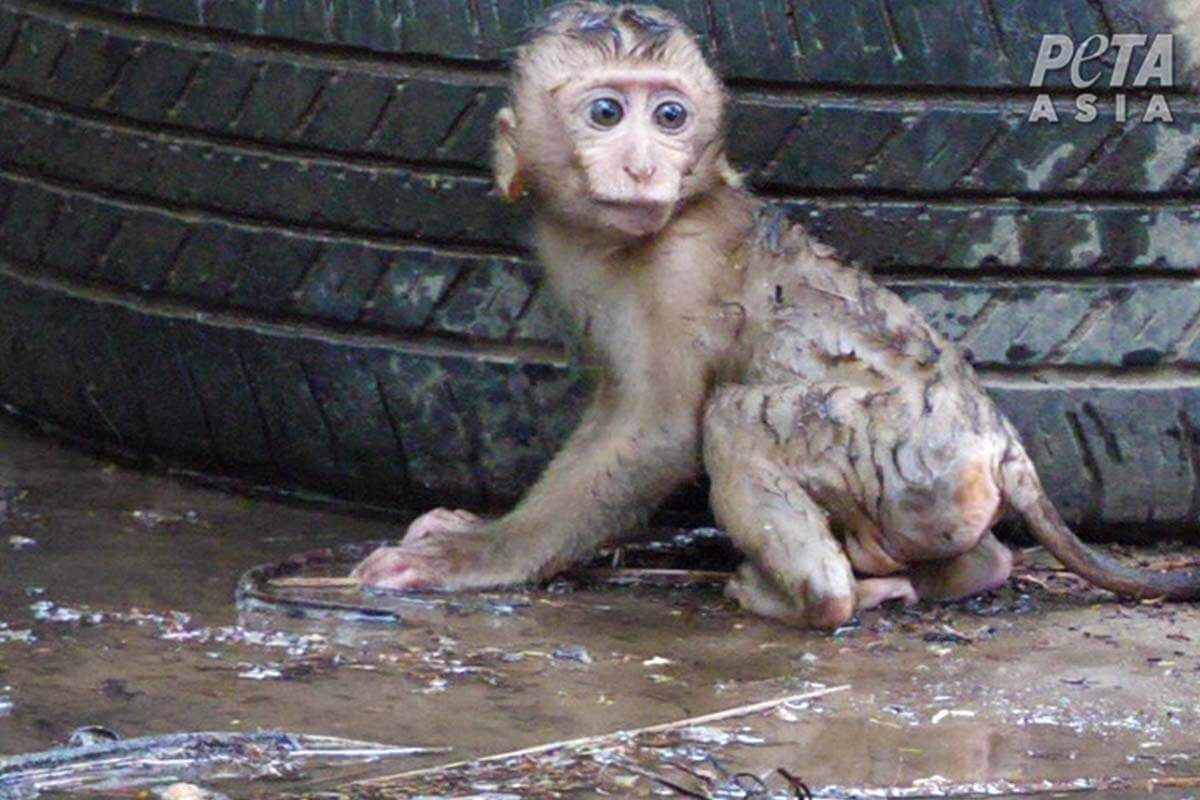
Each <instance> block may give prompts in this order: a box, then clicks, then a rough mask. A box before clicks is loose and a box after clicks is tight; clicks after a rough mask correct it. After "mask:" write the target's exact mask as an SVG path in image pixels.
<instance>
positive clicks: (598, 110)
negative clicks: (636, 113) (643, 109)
mask: <svg viewBox="0 0 1200 800" xmlns="http://www.w3.org/2000/svg"><path fill="white" fill-rule="evenodd" d="M588 118H589V119H591V121H592V124H593V125H598V126H600V127H601V128H612V127H614V126H616V125H617V124H618V123H619V122H620V121H621V120H622V119H624V118H625V109H623V108H621V104H620V103H618V102H617V101H616V100H613V99H612V98H611V97H601V98H599V99H598V100H593V101H592V104H591V106H589V107H588Z"/></svg>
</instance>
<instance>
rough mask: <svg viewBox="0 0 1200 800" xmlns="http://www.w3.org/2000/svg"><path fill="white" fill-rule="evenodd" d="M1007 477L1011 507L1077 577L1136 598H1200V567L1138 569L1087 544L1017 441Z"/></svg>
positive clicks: (1005, 469) (1006, 490)
mask: <svg viewBox="0 0 1200 800" xmlns="http://www.w3.org/2000/svg"><path fill="white" fill-rule="evenodd" d="M1001 478H1002V480H1003V481H1004V487H1003V494H1004V498H1005V500H1006V501H1007V502H1008V504H1009V506H1010V507H1011V508H1013V509H1015V510H1016V511H1017V512H1018V513H1020V514H1021V516H1022V517H1024V519H1025V523H1026V524H1027V525H1028V526H1029V529H1030V531H1032V533H1033V535H1034V537H1035V538H1036V539H1037V540H1038V542H1039V543H1040V544H1041V545H1042V546H1043V547H1045V548H1046V549H1047V550H1048V551H1050V554H1051V555H1053V556H1054V557H1055V558H1057V559H1058V560H1059V561H1061V562H1062V563H1063V565H1064V566H1066V567H1067V568H1068V569H1070V570H1071V571H1072V572H1074V573H1075V574H1077V575H1079V576H1080V577H1082V578H1085V579H1087V580H1088V581H1090V582H1091V583H1094V584H1095V585H1096V586H1099V587H1100V588H1102V589H1107V590H1109V591H1110V592H1114V593H1116V594H1119V595H1121V596H1123V597H1131V598H1134V599H1136V600H1142V599H1151V598H1163V599H1166V600H1198V599H1200V568H1195V567H1189V568H1186V569H1176V570H1169V571H1164V572H1160V571H1156V570H1150V569H1143V568H1141V567H1133V566H1130V565H1128V564H1123V563H1121V562H1120V561H1117V560H1116V559H1114V558H1111V557H1110V556H1107V555H1105V554H1104V553H1102V552H1100V551H1098V550H1095V549H1093V548H1091V547H1088V546H1087V545H1085V544H1084V543H1083V542H1081V541H1080V540H1079V537H1078V536H1076V535H1075V533H1074V532H1073V531H1072V530H1071V529H1070V528H1068V527H1067V524H1066V523H1065V522H1063V519H1062V517H1061V516H1059V513H1058V509H1056V508H1055V507H1054V504H1053V503H1051V502H1050V498H1049V497H1047V496H1046V490H1045V489H1043V488H1042V482H1041V480H1039V479H1038V476H1037V470H1036V469H1035V468H1034V466H1033V462H1032V461H1031V460H1030V458H1029V456H1028V454H1027V453H1026V452H1025V449H1024V448H1023V447H1021V445H1020V444H1019V443H1018V442H1017V441H1016V439H1015V438H1014V439H1013V440H1012V444H1011V445H1010V447H1009V451H1008V453H1007V454H1006V456H1005V459H1004V464H1003V465H1002V467H1001Z"/></svg>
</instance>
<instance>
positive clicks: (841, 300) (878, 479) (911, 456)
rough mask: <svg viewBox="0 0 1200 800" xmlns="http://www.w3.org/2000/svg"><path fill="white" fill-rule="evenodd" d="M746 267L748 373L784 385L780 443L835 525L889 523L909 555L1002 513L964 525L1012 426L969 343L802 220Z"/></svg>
mask: <svg viewBox="0 0 1200 800" xmlns="http://www.w3.org/2000/svg"><path fill="white" fill-rule="evenodd" d="M761 217H762V215H760V219H761ZM759 224H760V226H761V225H763V224H770V223H763V222H760V223H759ZM747 269H748V273H749V274H748V281H747V284H746V285H747V293H748V307H749V308H751V309H752V313H751V318H750V328H749V329H748V331H747V334H748V335H749V336H750V347H751V361H750V366H749V369H748V372H747V374H746V377H745V382H746V383H748V384H752V385H756V386H762V387H773V389H772V390H770V391H764V392H763V394H762V397H763V406H762V413H761V418H762V420H763V424H764V426H765V428H766V429H767V431H768V432H769V435H770V436H771V437H772V438H773V440H774V442H775V446H776V447H777V450H778V453H779V456H780V457H781V458H782V459H784V461H785V462H786V463H787V464H788V465H789V466H790V467H791V469H792V471H793V473H794V474H796V475H797V476H800V477H802V483H803V484H804V485H805V486H806V488H807V489H808V490H809V491H810V493H811V494H812V495H813V496H814V498H816V499H817V501H818V502H819V503H820V504H821V505H822V506H823V507H824V508H825V509H826V510H827V511H828V512H830V514H831V517H832V518H833V520H834V521H835V522H837V523H840V524H839V525H838V526H837V527H840V528H841V529H843V531H845V532H846V534H847V535H848V536H853V535H856V534H860V533H861V534H863V535H873V536H876V537H878V536H880V535H882V538H883V539H884V540H886V547H885V548H884V549H885V551H886V552H887V553H889V554H891V555H892V556H894V557H895V559H896V560H898V561H909V560H916V559H925V558H941V557H946V556H952V555H956V554H958V553H961V552H965V551H966V550H969V549H970V548H971V547H973V546H974V545H975V543H976V541H977V540H978V537H979V536H981V535H982V534H983V533H984V532H986V530H987V527H988V526H990V524H991V522H992V521H993V520H992V519H991V518H990V514H989V519H987V520H983V521H979V520H974V519H970V516H971V515H970V514H967V515H966V517H967V519H966V520H965V523H966V524H963V522H964V504H965V503H967V504H969V503H968V501H971V500H973V498H974V496H975V495H979V494H981V493H982V494H984V495H987V497H985V498H984V499H985V500H989V502H990V498H991V496H992V495H994V496H995V497H996V498H997V499H998V497H999V494H1000V492H999V481H1000V476H999V464H1000V462H1001V460H1002V458H1003V455H1004V453H1005V451H1006V450H1007V448H1008V445H1009V443H1010V441H1011V435H1012V434H1011V429H1010V428H1009V427H1008V425H1007V424H1006V423H1005V421H1004V419H1003V417H1002V415H1001V414H1000V412H999V411H998V410H997V409H996V407H995V405H994V404H993V403H992V401H991V399H990V398H989V397H988V396H987V394H986V393H985V392H984V390H983V388H982V387H981V386H980V384H979V382H978V380H977V379H976V377H975V374H974V371H973V370H972V368H971V366H970V365H969V364H968V363H967V362H966V360H965V359H964V358H963V356H962V354H961V353H960V352H959V351H958V350H957V348H955V347H954V346H953V345H952V344H950V343H948V342H946V341H945V340H944V339H942V338H941V337H940V336H939V335H938V334H937V333H936V332H935V331H934V330H933V329H932V328H931V327H930V325H929V324H928V323H927V322H926V321H925V320H924V319H923V318H922V317H921V315H920V314H919V313H918V312H916V311H915V310H914V309H912V308H910V307H909V306H907V305H906V304H905V303H904V302H903V301H902V300H901V299H900V298H899V297H898V296H897V295H895V294H894V293H892V292H891V291H889V290H887V289H886V288H884V287H882V286H880V285H879V284H877V283H875V282H874V281H873V280H872V279H871V278H870V277H869V276H867V275H866V274H865V273H863V272H861V271H860V270H858V269H856V268H854V267H851V266H847V265H845V264H843V263H841V262H839V261H838V260H836V259H835V258H834V256H833V253H832V252H831V251H829V250H828V249H827V248H824V247H823V246H822V245H820V244H819V243H817V242H815V241H814V240H812V239H811V238H810V237H809V236H808V235H807V234H806V233H805V232H804V231H803V229H801V228H799V227H798V226H790V225H789V226H788V227H787V228H786V229H785V230H784V232H783V233H782V234H776V235H770V236H766V235H764V236H760V237H759V241H758V242H757V244H756V246H755V247H754V251H753V254H752V256H751V257H750V258H749V259H748V262H747ZM964 498H965V499H964ZM986 505H987V503H986V502H985V503H983V504H982V506H986ZM982 506H981V507H982ZM992 506H993V507H994V506H995V503H994V502H993V503H992ZM872 525H873V526H874V528H875V529H874V530H866V531H864V527H866V528H870V527H871V526H872ZM855 566H856V567H858V568H859V569H860V570H863V571H869V572H884V571H887V570H886V569H885V568H884V566H882V565H878V564H868V565H864V564H858V563H856V564H855ZM872 566H874V567H875V569H871V568H870V567H872Z"/></svg>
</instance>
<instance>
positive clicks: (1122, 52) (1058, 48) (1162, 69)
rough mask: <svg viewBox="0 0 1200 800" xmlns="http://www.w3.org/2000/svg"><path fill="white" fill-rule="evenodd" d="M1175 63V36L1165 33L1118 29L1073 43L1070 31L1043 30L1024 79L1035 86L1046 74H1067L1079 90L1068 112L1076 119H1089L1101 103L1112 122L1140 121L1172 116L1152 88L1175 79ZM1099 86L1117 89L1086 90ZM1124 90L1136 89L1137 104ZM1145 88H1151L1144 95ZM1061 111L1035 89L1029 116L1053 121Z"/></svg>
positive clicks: (1168, 84) (1161, 96)
mask: <svg viewBox="0 0 1200 800" xmlns="http://www.w3.org/2000/svg"><path fill="white" fill-rule="evenodd" d="M1135 60H1136V61H1137V62H1138V66H1137V68H1136V69H1135V68H1134V62H1135ZM1174 64H1175V40H1174V38H1173V37H1172V35H1171V34H1169V33H1162V34H1158V35H1157V36H1153V37H1151V36H1148V35H1146V34H1144V33H1118V34H1113V35H1112V36H1111V37H1110V36H1105V35H1103V34H1096V35H1094V36H1089V37H1088V38H1086V39H1084V40H1083V42H1081V43H1080V44H1079V46H1078V47H1076V45H1075V42H1074V41H1073V40H1072V39H1071V37H1070V36H1063V35H1062V34H1046V35H1044V36H1042V45H1041V47H1040V48H1039V50H1038V56H1037V63H1036V64H1034V66H1033V79H1032V80H1031V81H1030V82H1029V85H1030V86H1032V87H1034V88H1035V89H1040V88H1043V87H1044V86H1045V85H1046V78H1047V76H1054V77H1055V80H1054V83H1055V84H1059V83H1061V82H1062V81H1063V80H1064V79H1065V78H1068V77H1069V79H1070V86H1072V87H1074V88H1075V89H1078V90H1079V92H1080V94H1079V95H1077V96H1076V97H1075V107H1074V113H1073V114H1072V116H1073V118H1074V120H1075V121H1076V122H1082V123H1087V122H1092V121H1093V120H1095V119H1096V117H1098V116H1099V115H1100V111H1101V110H1104V106H1105V105H1106V104H1107V105H1109V106H1110V107H1111V108H1112V112H1113V115H1114V117H1115V119H1116V121H1117V122H1127V121H1128V120H1129V119H1131V118H1132V119H1134V120H1140V121H1142V122H1174V121H1175V117H1174V116H1173V115H1172V114H1171V106H1170V105H1169V104H1168V103H1167V98H1166V96H1165V95H1164V94H1162V93H1158V92H1154V89H1166V88H1169V87H1171V86H1174V85H1175V70H1174ZM1064 70H1065V71H1066V72H1065V73H1064ZM1099 87H1105V88H1109V89H1116V90H1117V91H1116V92H1115V93H1114V94H1109V95H1106V96H1105V97H1104V98H1103V99H1102V98H1101V97H1100V96H1099V95H1097V94H1096V93H1095V92H1094V91H1088V90H1091V89H1096V88H1099ZM1122 90H1125V91H1122ZM1128 90H1137V94H1138V100H1137V102H1136V107H1135V104H1134V103H1131V102H1130V97H1129V94H1128ZM1147 90H1149V91H1150V92H1151V93H1150V94H1149V97H1148V99H1146V98H1145V95H1146V93H1147ZM1143 103H1144V105H1143ZM1060 113H1068V112H1064V111H1063V109H1062V108H1056V107H1055V105H1054V101H1053V100H1051V98H1050V95H1049V94H1045V93H1043V94H1039V95H1038V96H1037V99H1036V100H1035V101H1034V103H1033V109H1032V110H1031V111H1030V112H1029V121H1030V122H1058V121H1059V114H1060Z"/></svg>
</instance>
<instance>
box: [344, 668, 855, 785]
mask: <svg viewBox="0 0 1200 800" xmlns="http://www.w3.org/2000/svg"><path fill="white" fill-rule="evenodd" d="M849 688H850V685H849V684H844V685H842V686H831V687H829V688H827V689H816V690H814V691H811V692H805V693H804V694H794V695H790V696H788V697H781V698H778V699H775V700H764V701H763V702H761V703H754V704H752V705H748V706H738V707H737V708H730V709H726V710H725V711H717V712H714V713H712V714H704V715H702V716H699V717H688V718H687V719H680V720H676V721H674V722H664V723H661V724H659V725H650V726H649V727H645V728H635V729H633V730H622V731H613V732H612V733H603V734H600V735H598V736H582V737H580V738H578V739H566V740H563V741H559V742H548V743H546V744H539V745H536V746H534V747H526V748H525V749H523V750H512V751H510V752H507V753H496V754H494V755H490V756H482V757H480V758H474V759H468V760H465V761H454V762H451V763H449V764H442V765H440V766H436V767H426V768H424V769H417V770H412V771H410V772H401V773H399V774H398V775H387V776H384V777H381V778H368V779H367V780H363V781H356V782H355V784H354V785H365V786H371V785H381V784H388V783H394V782H395V781H399V780H405V779H408V778H419V777H424V776H426V775H436V774H438V773H442V772H449V771H450V770H453V769H460V768H462V767H473V766H479V765H481V764H490V763H492V762H495V761H507V760H509V759H510V758H520V757H522V756H532V755H539V754H541V753H546V752H549V751H551V750H563V749H566V748H568V747H571V748H575V747H585V746H588V745H594V744H599V743H601V742H607V741H610V740H612V739H617V738H620V737H622V736H631V737H632V736H644V735H646V734H648V733H662V732H664V731H672V730H678V729H679V728H691V727H695V726H697V725H707V724H710V723H713V722H722V721H724V720H727V719H735V718H737V717H745V716H749V715H750V714H757V713H760V712H763V711H771V710H773V709H776V708H778V707H779V706H782V705H787V704H788V703H798V702H801V701H803V700H812V699H815V698H817V697H825V696H826V695H831V694H836V693H837V692H844V691H846V690H847V689H849Z"/></svg>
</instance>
